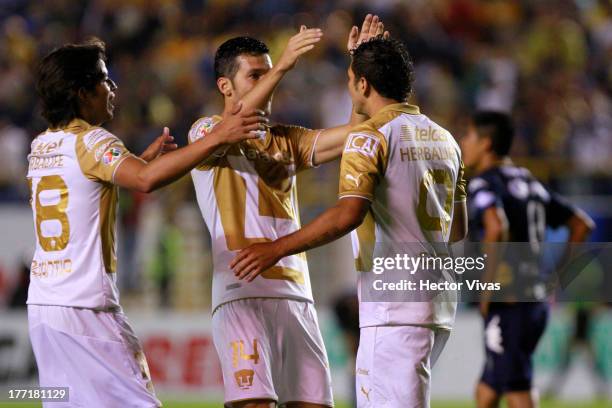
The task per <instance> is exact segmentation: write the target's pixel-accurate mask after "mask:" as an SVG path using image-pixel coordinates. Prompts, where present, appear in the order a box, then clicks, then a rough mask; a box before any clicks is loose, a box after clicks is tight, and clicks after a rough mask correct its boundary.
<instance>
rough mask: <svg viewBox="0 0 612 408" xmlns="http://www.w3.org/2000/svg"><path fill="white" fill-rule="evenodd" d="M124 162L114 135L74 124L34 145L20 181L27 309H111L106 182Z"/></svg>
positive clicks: (112, 265) (112, 259)
mask: <svg viewBox="0 0 612 408" xmlns="http://www.w3.org/2000/svg"><path fill="white" fill-rule="evenodd" d="M129 156H132V155H131V153H129V151H128V150H127V149H126V148H125V146H124V145H123V143H122V142H121V140H119V139H118V138H117V137H116V136H114V135H112V134H111V133H109V132H108V131H107V130H105V129H103V128H100V127H94V126H91V125H89V124H88V123H87V122H85V121H83V120H80V119H75V120H73V121H72V122H70V124H68V125H67V126H66V127H64V128H61V129H49V130H47V131H46V132H44V133H42V134H40V135H39V136H38V137H36V139H34V141H33V142H32V146H31V152H30V154H29V156H28V162H29V168H28V175H27V178H28V183H29V184H30V189H31V199H30V202H31V207H32V212H33V215H34V226H35V227H34V229H35V231H34V232H35V235H36V250H35V253H34V258H33V260H32V265H31V271H30V288H29V293H28V302H27V303H28V304H30V305H55V306H71V307H80V308H88V309H96V310H113V309H118V308H119V294H118V291H117V286H116V264H117V258H116V246H115V217H116V207H117V187H116V186H114V185H113V184H112V183H113V176H114V173H115V170H116V169H117V167H118V166H119V164H120V163H121V162H122V161H123V160H124V159H126V158H127V157H129Z"/></svg>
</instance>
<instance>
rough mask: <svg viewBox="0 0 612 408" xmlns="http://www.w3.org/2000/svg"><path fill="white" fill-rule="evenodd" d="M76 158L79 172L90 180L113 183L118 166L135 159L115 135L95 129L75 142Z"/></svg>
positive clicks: (104, 130)
mask: <svg viewBox="0 0 612 408" xmlns="http://www.w3.org/2000/svg"><path fill="white" fill-rule="evenodd" d="M76 150H77V157H78V161H79V165H80V166H81V171H83V174H84V175H85V176H86V177H87V178H88V179H90V180H94V181H101V182H106V183H113V181H114V176H115V172H116V170H117V168H119V165H120V164H121V163H122V162H123V161H124V160H125V159H127V158H128V157H135V156H134V155H133V154H132V153H130V151H129V150H128V149H127V148H126V147H125V145H124V144H123V142H122V141H121V140H120V139H119V138H118V137H117V136H115V135H113V134H112V133H110V132H109V131H107V130H106V129H102V128H95V129H93V130H91V131H89V132H87V133H85V134H84V135H82V136H78V140H77V149H76Z"/></svg>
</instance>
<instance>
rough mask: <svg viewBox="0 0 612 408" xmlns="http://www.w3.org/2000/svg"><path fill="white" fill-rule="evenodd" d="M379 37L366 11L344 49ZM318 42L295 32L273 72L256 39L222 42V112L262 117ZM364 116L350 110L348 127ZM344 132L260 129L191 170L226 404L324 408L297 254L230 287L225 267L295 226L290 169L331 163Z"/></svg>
mask: <svg viewBox="0 0 612 408" xmlns="http://www.w3.org/2000/svg"><path fill="white" fill-rule="evenodd" d="M383 31H384V26H383V25H382V23H381V22H380V21H379V20H378V17H376V16H372V15H368V16H367V17H366V19H365V20H364V23H363V26H362V29H361V33H360V32H359V30H358V28H357V27H353V29H352V30H351V33H350V35H349V44H348V45H349V47H350V48H352V47H354V46H355V45H356V44H358V43H360V42H362V41H364V40H366V39H368V38H371V37H373V36H375V35H376V34H383ZM321 36H322V33H321V31H320V30H319V29H307V28H306V27H304V26H302V27H301V29H300V32H299V33H298V34H296V35H295V36H293V37H292V38H291V39H290V40H289V42H288V44H287V47H286V48H285V50H284V51H283V53H282V55H281V57H280V58H279V61H278V62H277V64H276V66H274V67H272V62H271V60H270V56H269V55H268V48H267V47H266V45H265V44H263V43H262V42H260V41H258V40H256V39H253V38H249V37H237V38H233V39H230V40H228V41H226V42H225V43H223V44H222V45H221V46H220V47H219V49H218V50H217V53H216V55H215V74H216V77H217V85H218V88H219V91H220V92H221V94H222V95H223V98H224V103H225V112H224V114H226V113H227V110H228V109H229V107H231V106H232V105H233V104H234V103H235V101H236V100H242V101H243V102H244V104H245V108H262V109H265V110H266V111H267V112H268V113H269V112H270V109H271V100H272V94H273V91H274V89H275V88H276V85H277V84H278V83H279V81H280V80H281V79H282V78H283V76H284V75H285V74H286V73H287V72H288V71H289V70H290V69H292V68H293V67H294V66H295V64H296V62H297V59H298V57H299V56H300V55H302V54H304V53H305V52H307V51H309V50H311V49H312V48H313V47H314V46H315V45H316V43H317V42H318V41H319V40H320V39H321ZM220 119H221V116H212V117H204V118H201V119H199V120H198V121H196V122H195V123H194V125H193V127H192V128H191V131H190V133H189V140H190V141H192V142H195V141H196V140H199V139H201V138H203V139H204V140H206V138H207V137H208V135H209V132H210V131H211V129H213V128H214V127H215V126H216V123H217V122H218V121H219V120H220ZM365 119H366V117H365V116H364V115H360V114H356V113H355V114H353V116H352V118H351V123H352V124H356V123H359V122H362V121H364V120H365ZM351 126H352V125H351V124H347V125H344V126H340V127H337V128H332V129H324V130H310V129H305V128H302V127H298V126H288V125H274V126H269V127H267V129H266V131H265V132H262V134H261V138H260V139H255V140H249V141H244V142H242V143H239V144H237V145H233V146H231V147H229V149H227V150H223V151H220V152H218V153H217V154H215V155H214V157H212V158H210V159H208V160H206V161H205V162H203V163H202V164H201V165H199V166H198V167H197V168H196V169H194V170H193V171H192V173H191V174H192V178H193V182H194V185H195V190H196V195H197V199H198V203H199V205H200V209H201V211H202V215H203V217H204V220H205V222H206V225H207V226H208V230H209V231H210V234H211V241H212V252H213V264H214V265H213V299H212V301H213V320H212V324H213V339H214V343H215V348H216V349H217V353H218V355H219V359H220V362H221V368H222V371H223V380H224V386H225V403H226V406H229V407H257V408H261V407H274V406H276V405H277V404H278V405H280V406H287V407H293V408H298V407H299V408H307V407H330V406H333V398H332V391H331V376H330V372H329V366H328V361H327V355H326V351H325V345H324V344H323V339H322V338H321V334H320V331H319V326H318V322H317V317H316V311H315V309H314V306H313V299H312V293H311V288H310V278H309V273H308V264H307V262H306V257H305V255H304V254H303V253H295V254H293V255H292V256H288V257H287V258H285V259H283V260H282V261H279V262H275V263H274V264H271V265H269V267H268V268H266V270H264V271H262V274H261V276H260V277H259V278H258V279H256V280H254V281H253V282H250V283H245V282H240V281H239V280H238V279H237V278H236V277H235V276H234V274H233V273H232V271H231V269H230V268H229V263H230V261H231V260H232V258H233V257H234V255H235V254H236V251H239V250H241V249H243V248H246V247H247V246H249V245H250V244H252V243H256V242H269V241H273V240H275V239H277V238H279V237H282V236H284V235H287V234H290V233H292V232H294V231H296V230H297V229H299V227H300V223H299V213H298V206H297V197H296V185H295V184H296V173H297V172H299V171H301V170H304V169H308V168H311V167H314V166H316V165H318V164H321V163H325V162H328V161H330V160H333V159H336V158H338V157H340V155H341V153H342V146H343V145H344V140H345V138H346V135H347V133H348V131H349V129H350V127H351Z"/></svg>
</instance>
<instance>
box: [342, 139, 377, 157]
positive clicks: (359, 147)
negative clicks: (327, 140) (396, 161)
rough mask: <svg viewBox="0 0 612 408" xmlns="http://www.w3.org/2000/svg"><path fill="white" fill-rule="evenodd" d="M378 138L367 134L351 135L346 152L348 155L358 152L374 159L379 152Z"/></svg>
mask: <svg viewBox="0 0 612 408" xmlns="http://www.w3.org/2000/svg"><path fill="white" fill-rule="evenodd" d="M379 143H380V142H379V140H378V138H376V136H373V135H368V134H367V133H351V134H350V135H349V140H348V142H347V143H346V147H345V148H344V151H345V152H346V153H350V152H356V153H361V154H363V155H365V156H369V157H374V155H375V154H376V151H377V150H378V144H379Z"/></svg>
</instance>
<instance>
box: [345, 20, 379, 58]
mask: <svg viewBox="0 0 612 408" xmlns="http://www.w3.org/2000/svg"><path fill="white" fill-rule="evenodd" d="M378 36H383V38H389V32H388V31H385V25H384V24H383V22H382V21H381V20H380V19H379V18H378V16H373V15H372V14H368V15H367V16H366V17H365V18H364V19H363V23H362V25H361V31H360V30H359V28H358V27H357V26H353V27H352V28H351V31H350V33H349V38H348V42H347V44H346V46H347V48H348V51H349V52H352V51H354V50H355V49H356V48H357V47H359V46H360V45H361V44H362V43H364V42H366V41H370V40H371V39H372V38H375V37H378Z"/></svg>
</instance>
